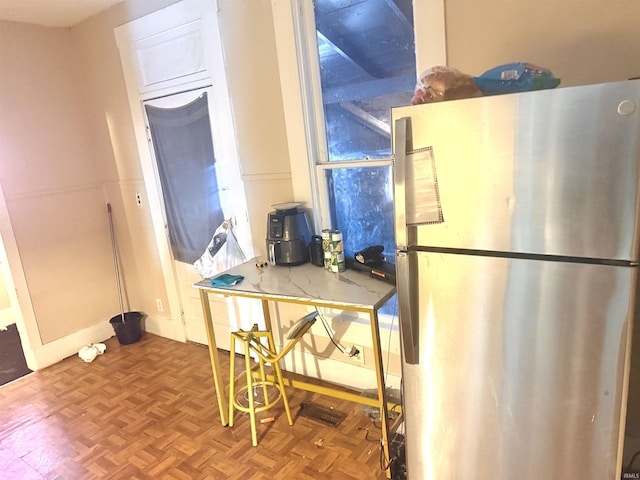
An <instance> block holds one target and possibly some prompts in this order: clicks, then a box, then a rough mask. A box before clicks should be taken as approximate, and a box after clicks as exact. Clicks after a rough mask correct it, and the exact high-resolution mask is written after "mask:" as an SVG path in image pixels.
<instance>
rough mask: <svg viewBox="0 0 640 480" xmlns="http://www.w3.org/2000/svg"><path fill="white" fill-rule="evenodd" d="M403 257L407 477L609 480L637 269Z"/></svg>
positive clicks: (444, 256) (614, 459)
mask: <svg viewBox="0 0 640 480" xmlns="http://www.w3.org/2000/svg"><path fill="white" fill-rule="evenodd" d="M409 255H410V257H411V258H410V262H412V263H414V264H415V265H416V268H417V270H418V275H417V283H418V298H419V300H418V315H419V319H418V329H419V331H418V332H417V334H418V336H419V342H420V350H419V352H420V354H419V356H420V358H419V364H418V365H407V364H405V365H403V385H404V401H405V409H406V410H405V411H406V414H407V416H408V417H409V418H411V421H410V422H407V423H406V425H405V428H406V434H407V458H408V468H409V470H408V472H409V477H410V478H423V479H425V480H435V479H442V478H474V479H491V480H511V479H513V478H518V479H520V480H539V479H541V478H544V479H546V480H571V479H575V480H578V479H580V480H603V479H608V480H614V478H615V471H616V462H617V456H618V447H617V440H618V434H619V429H620V415H621V413H620V409H621V403H622V398H623V396H622V390H623V383H624V378H623V377H624V366H625V358H626V352H625V348H626V344H627V335H628V329H629V319H630V318H631V311H630V307H629V305H630V299H631V296H632V293H631V285H632V283H633V282H634V281H635V276H636V269H635V268H627V267H612V266H603V265H589V264H577V263H561V262H541V261H535V260H520V259H508V258H489V257H480V256H465V255H455V254H439V253H425V252H421V253H415V252H411V253H409Z"/></svg>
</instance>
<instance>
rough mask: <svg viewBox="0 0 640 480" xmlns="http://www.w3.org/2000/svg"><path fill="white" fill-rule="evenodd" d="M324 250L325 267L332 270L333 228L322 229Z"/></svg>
mask: <svg viewBox="0 0 640 480" xmlns="http://www.w3.org/2000/svg"><path fill="white" fill-rule="evenodd" d="M322 252H323V257H324V268H326V269H327V270H329V271H330V270H331V229H329V228H325V229H324V230H322Z"/></svg>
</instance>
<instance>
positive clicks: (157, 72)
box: [115, 0, 254, 343]
mask: <svg viewBox="0 0 640 480" xmlns="http://www.w3.org/2000/svg"><path fill="white" fill-rule="evenodd" d="M216 10H217V1H215V0H183V1H182V2H178V3H176V4H173V5H171V6H169V7H167V8H165V9H162V10H159V11H157V12H154V13H152V14H149V15H147V16H145V17H142V18H140V19H137V20H134V21H132V22H130V23H128V24H125V25H122V26H120V27H117V28H116V29H115V36H116V41H117V44H118V48H119V49H120V58H121V62H122V67H123V71H124V75H125V82H126V86H127V94H128V97H129V107H130V111H131V116H132V119H133V123H134V129H135V134H136V142H137V146H138V153H139V155H140V162H141V166H142V171H143V175H144V183H145V187H146V190H147V194H148V196H149V198H148V201H149V209H150V214H151V217H152V222H153V229H154V235H155V239H156V243H157V246H158V253H159V256H160V262H161V264H162V271H163V276H164V280H165V287H166V296H167V299H168V303H169V308H166V306H165V308H164V311H163V312H160V311H158V312H148V313H149V317H148V319H147V322H146V326H147V330H148V331H150V332H152V333H156V334H159V335H162V336H166V337H169V338H174V339H177V340H185V339H186V340H193V341H196V342H198V343H206V337H205V336H204V328H203V326H202V311H201V308H200V304H199V300H196V299H197V292H196V291H195V289H193V288H192V287H191V285H192V283H194V282H195V281H198V280H200V277H199V276H198V275H197V273H195V270H193V267H192V266H185V264H182V263H181V262H175V261H174V258H173V256H172V253H171V248H170V244H169V241H168V238H167V234H166V229H165V215H164V207H163V198H162V191H161V189H160V188H159V182H158V175H157V168H156V165H155V162H154V159H153V152H152V148H151V146H150V145H149V143H148V141H147V132H146V128H145V115H144V108H143V102H146V103H148V104H150V105H154V106H162V107H164V108H167V107H169V106H171V105H174V106H176V105H184V104H186V103H189V102H190V101H192V100H193V99H194V98H196V97H197V96H198V95H200V94H201V93H202V91H204V89H207V95H208V98H209V114H210V119H211V130H212V138H213V147H214V152H215V155H216V170H217V171H218V172H224V175H220V176H219V177H218V179H219V181H220V184H219V186H220V187H221V191H222V192H223V193H224V195H222V196H223V197H224V199H222V198H221V201H222V204H223V209H224V213H225V216H228V217H230V218H233V220H234V223H235V233H236V236H237V238H238V241H239V243H240V246H241V248H242V249H243V251H244V253H245V255H246V256H247V257H248V258H250V257H252V256H253V255H254V253H253V246H252V241H251V232H250V228H249V222H248V214H247V207H246V196H245V190H244V184H243V181H242V178H241V174H240V165H239V160H238V151H237V145H236V135H235V131H234V121H233V116H232V110H231V104H230V99H229V91H228V88H227V80H226V73H225V70H224V58H223V53H222V44H221V40H220V30H219V26H218V18H217V15H216ZM154 295H156V297H162V296H164V292H158V293H157V294H156V293H155V292H154ZM167 317H170V318H167ZM167 320H170V321H167Z"/></svg>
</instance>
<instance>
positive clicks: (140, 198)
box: [136, 192, 142, 207]
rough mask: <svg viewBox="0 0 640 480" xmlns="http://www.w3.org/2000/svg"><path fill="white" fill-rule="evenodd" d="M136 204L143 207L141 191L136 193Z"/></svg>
mask: <svg viewBox="0 0 640 480" xmlns="http://www.w3.org/2000/svg"><path fill="white" fill-rule="evenodd" d="M136 204H137V205H138V207H142V194H141V193H140V192H137V193H136Z"/></svg>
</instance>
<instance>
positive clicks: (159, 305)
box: [156, 298, 164, 312]
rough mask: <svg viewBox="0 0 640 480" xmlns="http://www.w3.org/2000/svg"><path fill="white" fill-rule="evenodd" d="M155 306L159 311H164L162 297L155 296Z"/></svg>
mask: <svg viewBox="0 0 640 480" xmlns="http://www.w3.org/2000/svg"><path fill="white" fill-rule="evenodd" d="M156 308H157V309H158V311H159V312H164V307H163V306H162V299H161V298H156Z"/></svg>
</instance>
